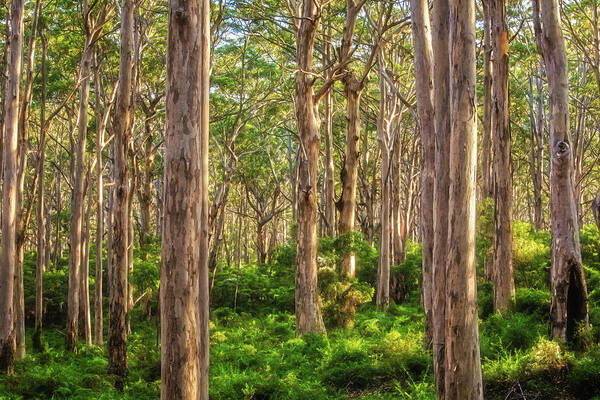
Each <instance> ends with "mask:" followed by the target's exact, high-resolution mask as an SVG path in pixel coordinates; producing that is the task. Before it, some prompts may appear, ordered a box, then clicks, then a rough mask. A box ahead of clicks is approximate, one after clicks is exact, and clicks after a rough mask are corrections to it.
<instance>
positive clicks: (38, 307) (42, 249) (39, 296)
mask: <svg viewBox="0 0 600 400" xmlns="http://www.w3.org/2000/svg"><path fill="white" fill-rule="evenodd" d="M41 36H42V96H41V97H42V99H41V109H40V148H39V153H38V154H39V155H38V165H37V167H38V176H39V178H38V203H37V225H38V232H37V260H36V261H37V262H36V269H35V332H34V334H33V347H34V348H35V349H36V350H38V351H39V350H42V341H43V340H42V317H43V314H44V310H43V290H42V289H43V286H42V285H43V275H44V270H45V268H46V263H47V260H46V240H48V239H47V237H46V233H47V231H46V226H45V224H46V222H45V213H46V209H45V206H46V204H45V193H44V175H45V160H46V130H45V129H44V125H45V123H46V79H47V75H48V73H47V68H46V54H47V45H46V39H45V37H44V35H43V34H42V35H41Z"/></svg>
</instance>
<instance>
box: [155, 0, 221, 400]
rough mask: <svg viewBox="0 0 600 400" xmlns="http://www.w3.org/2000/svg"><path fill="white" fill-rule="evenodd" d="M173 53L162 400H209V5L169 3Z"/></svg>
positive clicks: (162, 297) (162, 301)
mask: <svg viewBox="0 0 600 400" xmlns="http://www.w3.org/2000/svg"><path fill="white" fill-rule="evenodd" d="M167 48H168V50H167V51H168V57H167V98H166V110H167V118H166V119H167V123H166V135H165V136H166V137H165V141H166V153H165V162H164V164H165V174H164V176H165V178H164V179H165V180H164V185H165V187H164V197H165V200H164V210H163V211H164V217H163V218H164V224H163V236H162V242H163V246H162V268H161V287H160V305H161V320H162V323H161V339H162V350H161V352H162V367H161V376H162V386H161V399H163V400H166V399H173V400H175V399H177V400H198V399H200V400H208V363H209V336H208V324H209V308H208V306H209V301H208V230H209V224H208V132H209V129H208V126H209V116H208V100H209V75H210V72H209V71H210V50H209V49H210V2H209V1H208V0H202V1H199V0H195V1H189V2H185V3H181V2H179V1H178V0H170V1H169V36H168V47H167ZM182 121H187V122H186V123H182Z"/></svg>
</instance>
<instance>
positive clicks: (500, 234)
mask: <svg viewBox="0 0 600 400" xmlns="http://www.w3.org/2000/svg"><path fill="white" fill-rule="evenodd" d="M489 7H490V14H491V19H492V46H493V54H494V55H493V71H494V72H493V76H492V84H493V96H492V99H493V101H492V103H493V104H492V125H493V126H492V130H493V142H494V145H493V148H494V160H493V165H494V171H493V172H494V204H495V208H494V261H493V267H492V282H493V283H494V310H495V311H496V312H499V313H503V312H505V311H507V310H508V308H509V306H510V304H511V303H512V302H513V300H514V297H515V281H514V277H513V257H512V218H513V212H512V203H513V199H512V193H513V189H512V165H511V159H510V149H511V137H510V118H509V105H510V103H509V98H508V26H507V25H506V3H505V0H499V1H493V2H491V3H490V5H489Z"/></svg>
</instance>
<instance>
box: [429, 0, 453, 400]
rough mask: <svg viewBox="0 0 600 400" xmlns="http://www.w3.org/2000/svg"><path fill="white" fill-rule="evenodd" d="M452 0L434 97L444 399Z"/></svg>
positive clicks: (436, 317) (436, 321) (436, 354)
mask: <svg viewBox="0 0 600 400" xmlns="http://www.w3.org/2000/svg"><path fill="white" fill-rule="evenodd" d="M449 12H450V8H449V4H448V0H436V1H435V4H434V7H433V34H432V44H433V55H434V60H435V62H434V64H435V68H434V70H433V90H434V92H433V94H434V96H433V99H434V104H433V106H434V117H435V181H434V187H433V203H434V204H435V207H434V208H433V230H434V232H433V234H434V237H433V309H432V314H433V367H434V376H435V389H436V396H437V399H438V400H444V399H445V398H446V397H445V396H446V395H445V393H446V392H445V390H446V387H445V377H446V262H447V260H446V256H447V246H448V199H449V186H450V158H449V154H448V150H449V149H450V116H449V112H450V107H449V106H450V102H449V99H450V75H449V72H450V64H449V53H448V39H449V36H448V24H449Z"/></svg>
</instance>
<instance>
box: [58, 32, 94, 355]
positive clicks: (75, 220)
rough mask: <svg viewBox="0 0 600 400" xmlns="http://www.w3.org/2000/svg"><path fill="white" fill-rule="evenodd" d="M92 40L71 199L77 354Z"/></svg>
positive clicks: (70, 342) (72, 333) (85, 61)
mask: <svg viewBox="0 0 600 400" xmlns="http://www.w3.org/2000/svg"><path fill="white" fill-rule="evenodd" d="M90 41H91V38H90V37H89V36H88V38H87V39H86V43H85V47H84V49H83V53H82V55H81V62H80V64H79V69H80V75H81V76H82V81H81V85H80V87H79V117H78V120H79V124H78V128H77V131H78V132H77V142H76V144H75V149H74V150H75V166H74V171H73V172H74V174H73V175H74V176H73V192H72V197H71V223H70V225H71V227H70V233H69V235H70V236H69V243H70V246H71V251H70V252H69V299H68V305H67V332H66V340H65V342H66V349H67V351H74V352H77V336H78V326H79V325H78V317H79V297H80V296H79V290H80V288H81V248H82V243H81V242H82V235H83V234H82V230H83V197H84V184H85V182H84V181H85V176H84V172H85V171H84V167H85V165H84V164H85V142H86V136H87V123H88V99H89V95H90V78H89V74H90V63H91V56H92V44H91V42H90Z"/></svg>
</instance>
